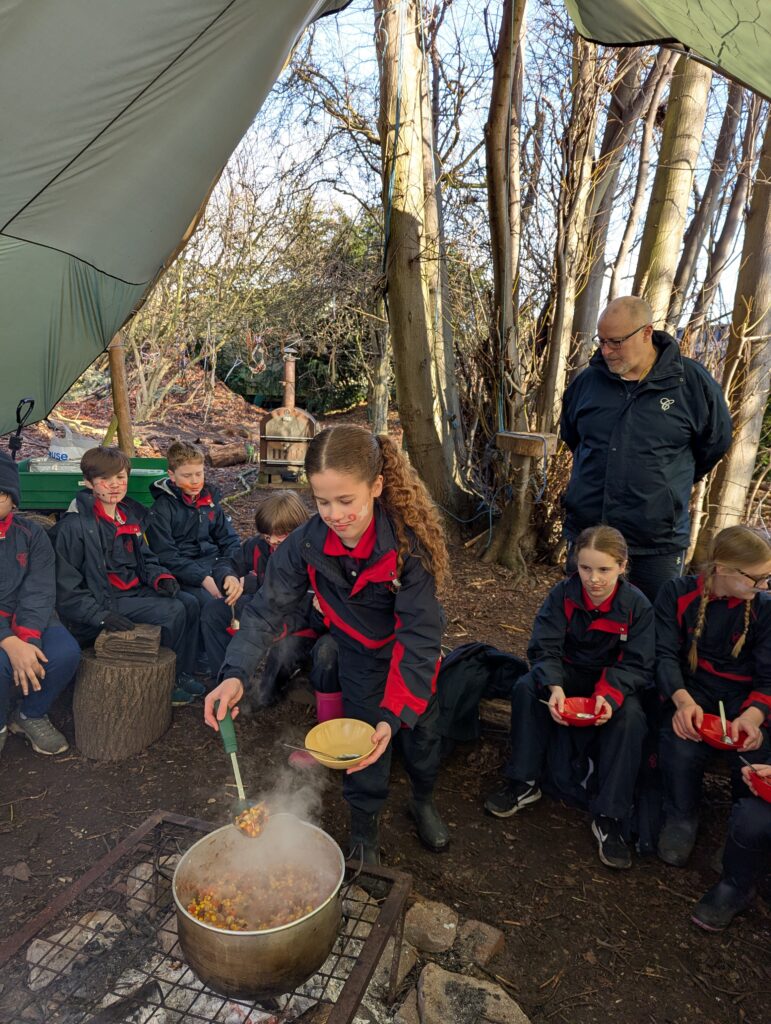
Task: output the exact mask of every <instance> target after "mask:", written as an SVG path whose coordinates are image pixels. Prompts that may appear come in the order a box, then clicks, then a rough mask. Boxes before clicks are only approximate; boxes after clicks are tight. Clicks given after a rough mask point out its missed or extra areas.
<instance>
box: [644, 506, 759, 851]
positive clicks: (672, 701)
mask: <svg viewBox="0 0 771 1024" xmlns="http://www.w3.org/2000/svg"><path fill="white" fill-rule="evenodd" d="M770 580H771V544H769V543H768V541H767V540H764V539H763V538H762V537H760V536H759V535H758V534H756V533H755V532H754V531H753V530H751V529H749V528H748V527H746V526H730V527H728V528H727V529H725V530H721V531H720V533H718V534H717V536H716V537H715V538H714V539H713V541H712V545H711V549H710V554H709V559H708V561H707V563H706V565H705V568H704V572H703V573H702V574H701V575H699V576H684V577H682V578H681V579H678V580H669V582H667V583H665V584H664V586H663V587H662V589H661V591H660V592H659V596H658V597H657V599H656V681H657V684H658V688H659V693H660V694H661V697H662V698H663V699H664V700H666V701H667V702H669V703H668V706H667V708H666V710H667V711H668V717H667V719H666V720H665V721H664V724H663V725H662V728H661V733H660V736H659V764H660V766H661V772H662V779H663V783H664V814H665V821H664V826H663V828H662V830H661V834H660V836H659V844H658V853H659V857H661V859H662V860H663V861H666V863H667V864H673V865H675V866H676V867H683V866H684V865H685V864H686V863H687V861H688V858H689V857H690V855H691V851H692V850H693V847H694V844H695V842H696V833H697V831H698V826H699V805H700V802H701V781H702V776H703V775H704V768H705V765H706V763H707V760H708V758H709V756H710V755H711V753H712V748H710V747H708V746H707V744H706V743H704V742H703V741H702V739H701V737H700V736H699V733H698V728H699V726H700V725H701V723H702V719H703V717H704V714H705V712H706V713H707V714H711V715H717V714H719V711H720V706H719V702H720V701H721V700H722V701H723V705H724V708H725V714H726V718H727V719H729V720H733V724H732V726H731V728H730V733H731V736H732V738H733V739H734V741H735V740H737V739H738V736H739V733H740V732H742V731H743V732H745V733H746V734H747V739H746V740H745V741H744V743H743V744H742V745H741V747H738V748H736V747H735V748H734V749H733V750H732V749H731V748H730V747H729V748H728V749H727V750H726V752H725V753H724V754H723V753H722V752H721V753H720V754H719V756H722V757H724V758H728V759H729V760H730V762H731V766H732V770H733V775H734V792H735V795H736V798H737V799H738V796H739V794H740V793H741V790H742V789H743V787H742V786H741V782H740V778H739V769H740V767H741V765H740V763H739V761H738V755H739V754H741V755H742V756H743V757H745V758H746V759H747V760H748V761H767V760H768V758H769V754H770V753H771V750H770V749H769V730H768V717H769V715H771V594H769V593H768V588H769V581H770Z"/></svg>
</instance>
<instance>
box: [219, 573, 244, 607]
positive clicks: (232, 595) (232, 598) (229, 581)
mask: <svg viewBox="0 0 771 1024" xmlns="http://www.w3.org/2000/svg"><path fill="white" fill-rule="evenodd" d="M222 589H223V590H224V591H225V604H226V605H227V606H228V607H229V608H232V607H233V605H234V604H235V603H236V601H237V600H238V599H239V597H240V596H241V595H242V594H243V592H244V584H243V582H242V581H241V580H240V579H239V578H238V577H237V576H226V577H225V582H224V583H223V584H222Z"/></svg>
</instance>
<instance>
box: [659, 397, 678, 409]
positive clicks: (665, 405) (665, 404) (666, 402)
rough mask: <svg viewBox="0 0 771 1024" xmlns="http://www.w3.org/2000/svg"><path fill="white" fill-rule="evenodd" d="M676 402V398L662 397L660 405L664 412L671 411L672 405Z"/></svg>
mask: <svg viewBox="0 0 771 1024" xmlns="http://www.w3.org/2000/svg"><path fill="white" fill-rule="evenodd" d="M674 404H675V400H674V398H660V399H659V405H660V406H661V411H662V412H669V410H670V409H671V408H672V406H673V405H674Z"/></svg>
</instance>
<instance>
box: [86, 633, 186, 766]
mask: <svg viewBox="0 0 771 1024" xmlns="http://www.w3.org/2000/svg"><path fill="white" fill-rule="evenodd" d="M159 633H160V630H159ZM113 635H115V634H113ZM126 635H127V634H126ZM124 650H125V649H124ZM176 661H177V659H176V655H175V654H174V652H173V651H171V650H169V649H168V648H167V647H159V648H158V651H157V654H155V655H154V656H153V658H152V660H147V657H146V654H145V653H144V652H143V656H140V658H138V659H133V660H132V658H131V657H130V655H129V654H127V653H122V654H120V655H118V654H116V655H110V656H104V655H103V654H99V653H98V652H97V651H95V650H94V648H93V647H89V648H87V649H86V650H84V651H83V652H82V654H81V659H80V667H79V668H78V674H77V677H76V680H75V692H74V695H73V700H72V711H73V717H74V719H75V743H76V744H77V747H78V749H79V750H80V752H81V753H82V754H83V755H85V757H89V758H92V759H93V760H95V761H122V760H124V759H125V758H127V757H131V756H132V755H133V754H139V753H141V752H142V751H143V750H145V749H146V748H147V747H149V746H150V744H151V743H155V741H156V740H158V739H160V737H161V736H163V734H164V733H165V732H166V730H167V729H168V728H169V726H170V725H171V714H172V711H171V694H172V691H173V689H174V681H175V678H176Z"/></svg>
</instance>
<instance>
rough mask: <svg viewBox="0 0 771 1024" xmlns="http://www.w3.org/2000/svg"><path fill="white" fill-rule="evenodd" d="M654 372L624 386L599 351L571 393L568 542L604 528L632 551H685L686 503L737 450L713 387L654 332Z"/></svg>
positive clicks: (566, 426) (566, 404) (566, 419)
mask: <svg viewBox="0 0 771 1024" xmlns="http://www.w3.org/2000/svg"><path fill="white" fill-rule="evenodd" d="M653 343H654V345H655V346H656V348H657V349H658V353H659V355H658V359H657V361H656V364H655V366H654V367H653V369H652V370H651V371H650V373H649V374H648V376H647V377H645V379H644V380H642V381H640V382H639V383H636V382H634V381H623V380H622V379H621V378H620V377H619V376H617V375H616V374H613V373H611V372H610V370H609V369H608V368H607V366H606V364H605V360H604V359H603V358H602V355H601V354H600V353H599V352H596V353H595V354H594V355H593V356H592V358H591V360H590V362H589V365H588V366H587V368H586V369H585V370H584V371H583V373H581V374H579V375H578V377H576V379H575V380H574V381H573V383H572V384H571V385H570V387H569V388H568V389H567V391H566V392H565V397H564V400H563V406H562V422H561V424H560V432H561V435H562V439H563V440H564V441H565V443H566V444H567V446H568V448H570V450H571V451H572V452H573V472H572V474H571V477H570V483H569V484H568V488H567V491H566V493H565V495H564V497H563V506H564V508H565V513H566V514H565V526H564V533H565V536H566V537H568V538H569V539H570V540H574V539H575V538H576V537H577V536H578V534H579V533H580V532H581V530H583V529H584V528H585V527H588V526H594V525H595V524H597V523H608V524H609V525H610V526H615V527H616V529H617V530H620V531H621V533H623V535H624V537H625V538H626V541H627V544H628V545H629V548H630V551H631V552H632V554H638V555H642V554H658V553H661V554H666V553H668V552H673V551H681V550H683V549H685V548H687V547H688V542H689V538H690V517H689V514H688V504H689V501H690V497H691V490H692V488H693V485H694V483H695V482H696V481H698V480H700V479H701V478H702V477H703V476H705V475H706V474H707V473H709V471H710V470H711V469H712V467H713V466H714V465H715V464H716V463H717V462H718V461H719V460H720V459H721V458H722V457H723V455H724V454H725V453H726V451H727V450H728V447H729V445H730V443H731V417H730V415H729V412H728V408H727V406H726V403H725V399H724V398H723V393H722V391H721V390H720V387H719V386H718V384H717V383H716V381H715V380H714V379H713V378H712V377H711V376H710V375H709V373H708V372H707V371H706V370H705V369H704V367H703V366H701V364H699V363H697V362H695V361H694V360H693V359H688V358H686V357H685V356H683V355H681V353H680V349H679V346H678V345H677V342H676V341H675V340H674V338H671V337H670V336H669V335H668V334H665V333H664V332H663V331H654V332H653Z"/></svg>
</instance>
